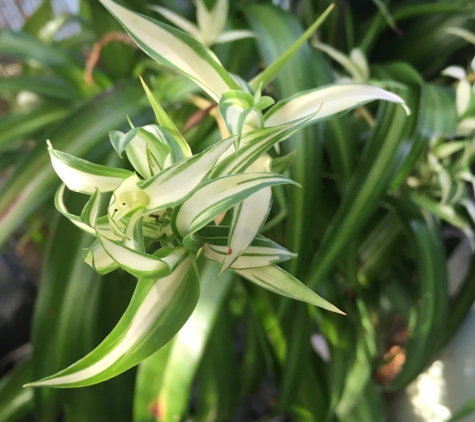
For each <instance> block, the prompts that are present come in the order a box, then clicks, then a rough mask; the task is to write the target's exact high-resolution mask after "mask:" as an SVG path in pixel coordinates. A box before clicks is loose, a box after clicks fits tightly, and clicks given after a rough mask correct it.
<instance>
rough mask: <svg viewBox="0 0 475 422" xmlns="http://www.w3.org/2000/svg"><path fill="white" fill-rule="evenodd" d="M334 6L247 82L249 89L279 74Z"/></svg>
mask: <svg viewBox="0 0 475 422" xmlns="http://www.w3.org/2000/svg"><path fill="white" fill-rule="evenodd" d="M333 7H334V4H331V5H330V6H328V7H327V9H326V10H325V11H324V12H323V13H322V14H321V15H320V16H319V18H318V19H317V20H316V21H315V22H314V23H313V24H312V25H311V26H310V27H309V28H308V29H307V30H306V31H305V32H304V33H303V34H302V35H301V36H300V37H299V38H298V39H297V41H295V42H294V43H293V44H292V45H291V46H290V47H289V48H288V49H287V50H286V51H285V52H284V53H282V54H281V55H280V56H279V58H278V59H277V60H275V61H274V62H273V63H272V64H270V65H269V66H268V67H267V68H266V69H265V70H264V71H263V72H262V73H260V74H259V75H257V76H256V77H254V79H252V81H250V82H249V85H250V86H251V88H253V89H254V90H256V89H257V88H258V87H259V86H261V85H263V86H267V85H268V84H269V83H270V82H271V81H272V80H273V79H274V78H275V77H276V75H277V74H278V73H279V71H280V69H281V68H282V67H283V66H284V65H285V64H286V63H287V62H288V61H289V59H290V58H291V57H292V56H293V55H294V54H295V53H296V52H297V51H298V50H299V49H300V47H302V45H303V44H304V43H305V42H306V41H307V40H308V39H309V38H310V37H311V36H312V35H313V33H314V32H315V31H316V30H317V29H318V27H319V26H320V25H321V24H322V23H323V22H324V21H325V19H326V18H327V16H328V15H329V13H330V12H331V11H332V9H333Z"/></svg>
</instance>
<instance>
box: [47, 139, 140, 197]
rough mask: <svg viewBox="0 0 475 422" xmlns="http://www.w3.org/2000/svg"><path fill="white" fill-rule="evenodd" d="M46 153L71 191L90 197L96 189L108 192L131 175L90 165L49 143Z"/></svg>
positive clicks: (114, 169)
mask: <svg viewBox="0 0 475 422" xmlns="http://www.w3.org/2000/svg"><path fill="white" fill-rule="evenodd" d="M48 151H49V154H50V157H51V163H52V164H53V167H54V170H55V171H56V173H57V174H58V176H59V177H60V178H61V180H62V181H63V182H64V184H65V185H66V186H67V187H68V188H69V189H70V190H72V191H76V192H81V193H86V194H89V195H92V194H93V193H94V192H95V190H96V188H97V189H99V190H100V191H101V192H110V191H113V190H114V189H116V188H117V187H119V185H120V184H121V183H122V180H124V179H125V178H126V177H129V176H130V175H131V174H132V173H131V172H130V171H128V170H123V169H117V168H111V167H106V166H101V165H99V164H94V163H90V162H89V161H86V160H82V159H81V158H77V157H74V156H73V155H70V154H67V153H65V152H61V151H58V150H55V149H53V147H52V146H51V143H49V142H48Z"/></svg>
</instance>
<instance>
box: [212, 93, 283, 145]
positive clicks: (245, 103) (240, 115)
mask: <svg viewBox="0 0 475 422" xmlns="http://www.w3.org/2000/svg"><path fill="white" fill-rule="evenodd" d="M258 94H259V96H257V95H256V96H252V95H251V94H248V93H247V92H244V91H228V92H226V93H225V94H224V95H223V96H222V97H221V98H220V100H219V104H218V107H219V112H220V114H221V116H222V117H223V119H224V121H225V123H226V126H227V128H228V131H229V133H230V135H238V138H237V141H236V144H237V146H236V149H238V146H239V143H240V140H241V134H242V132H243V131H245V132H249V131H250V130H252V129H260V128H261V127H262V126H263V119H262V114H261V113H260V111H261V110H263V109H265V108H267V107H270V106H271V105H272V104H274V100H273V99H272V98H270V97H260V92H259V93H258ZM246 126H247V128H246ZM245 128H246V130H244V129H245Z"/></svg>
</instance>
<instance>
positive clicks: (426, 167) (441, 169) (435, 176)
mask: <svg viewBox="0 0 475 422" xmlns="http://www.w3.org/2000/svg"><path fill="white" fill-rule="evenodd" d="M463 34H465V33H463ZM470 67H471V69H472V71H473V69H474V68H475V59H474V60H472V63H471V65H470ZM442 73H443V74H444V75H447V76H450V77H453V78H455V79H457V80H458V82H457V85H456V88H455V106H456V107H455V109H456V111H457V129H456V135H457V136H456V137H455V138H449V137H447V136H441V135H438V136H434V137H433V138H432V139H431V140H430V142H429V145H428V148H427V152H426V154H424V155H423V156H422V157H421V158H420V160H419V162H418V163H417V166H416V167H415V168H414V170H413V172H412V174H411V176H410V177H409V178H408V179H407V185H408V186H409V187H410V188H411V190H412V193H411V196H412V198H413V199H414V200H415V201H416V202H417V203H418V204H419V205H420V206H422V207H423V208H425V209H427V210H428V211H430V212H432V213H433V214H435V215H436V216H438V217H439V218H441V219H442V220H445V221H446V222H448V223H449V224H452V225H454V226H455V227H458V228H460V229H461V230H463V232H464V233H465V234H466V235H467V236H468V237H469V238H470V239H471V242H472V244H473V242H474V231H473V227H474V223H475V203H474V201H473V189H474V188H475V177H474V175H473V171H472V163H473V160H474V155H475V140H474V138H473V130H474V128H475V126H474V121H475V117H474V110H475V109H474V104H475V94H474V89H473V83H472V82H471V80H470V79H471V75H469V74H467V72H466V71H465V69H464V68H462V67H460V66H449V67H447V68H446V69H444V70H443V72H442Z"/></svg>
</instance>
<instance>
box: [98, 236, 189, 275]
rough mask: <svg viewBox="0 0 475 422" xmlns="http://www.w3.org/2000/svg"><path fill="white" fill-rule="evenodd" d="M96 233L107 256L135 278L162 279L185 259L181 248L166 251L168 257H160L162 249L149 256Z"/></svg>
mask: <svg viewBox="0 0 475 422" xmlns="http://www.w3.org/2000/svg"><path fill="white" fill-rule="evenodd" d="M96 233H97V239H98V240H99V242H101V245H102V247H103V248H104V250H105V251H106V252H107V253H108V254H109V256H110V257H111V258H112V259H113V260H114V261H115V262H117V264H119V266H120V267H122V268H123V269H125V270H126V271H127V272H129V273H130V274H132V275H134V276H136V277H144V278H157V277H164V276H166V275H168V274H170V272H171V271H172V270H173V268H174V267H175V266H176V265H177V264H179V262H180V261H181V260H182V259H184V258H185V257H186V249H185V248H183V247H177V248H175V249H174V250H167V251H166V252H167V253H168V255H165V256H162V255H163V254H164V252H165V251H163V250H162V249H160V250H159V251H157V252H156V254H154V255H149V254H146V253H144V252H139V251H136V250H134V249H131V248H129V247H127V246H125V245H123V244H121V243H120V242H117V241H114V240H110V239H108V238H107V237H105V236H104V233H103V232H101V231H100V230H97V229H96ZM159 253H160V254H159ZM157 255H158V256H157Z"/></svg>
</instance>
